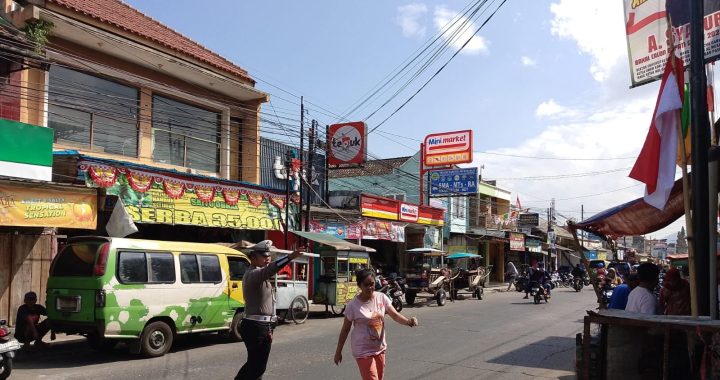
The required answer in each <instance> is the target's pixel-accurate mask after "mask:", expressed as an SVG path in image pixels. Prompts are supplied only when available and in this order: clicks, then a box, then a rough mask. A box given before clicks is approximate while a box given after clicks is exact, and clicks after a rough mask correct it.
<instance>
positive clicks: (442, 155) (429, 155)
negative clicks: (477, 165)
mask: <svg viewBox="0 0 720 380" xmlns="http://www.w3.org/2000/svg"><path fill="white" fill-rule="evenodd" d="M472 153H473V152H472V130H469V129H468V130H464V131H456V132H446V133H433V134H429V135H427V136H425V140H424V145H423V156H424V157H425V162H424V164H425V166H447V165H454V164H464V163H469V162H472Z"/></svg>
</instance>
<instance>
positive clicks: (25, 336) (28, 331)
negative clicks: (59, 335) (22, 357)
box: [15, 292, 55, 348]
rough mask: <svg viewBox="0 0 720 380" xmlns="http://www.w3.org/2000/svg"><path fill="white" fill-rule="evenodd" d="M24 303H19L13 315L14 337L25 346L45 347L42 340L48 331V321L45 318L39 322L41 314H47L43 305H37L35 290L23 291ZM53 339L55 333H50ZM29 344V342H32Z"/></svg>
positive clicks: (45, 344)
mask: <svg viewBox="0 0 720 380" xmlns="http://www.w3.org/2000/svg"><path fill="white" fill-rule="evenodd" d="M24 302H25V303H24V304H22V305H20V307H19V308H18V310H17V316H16V317H15V325H16V326H15V339H17V340H18V342H20V343H23V344H25V345H26V346H25V347H28V348H30V347H35V348H40V347H45V346H47V343H45V342H43V341H42V338H43V337H44V336H45V334H47V333H48V331H50V321H48V320H47V318H46V319H45V320H44V321H42V322H40V317H41V316H43V315H44V316H47V310H46V309H45V306H43V305H38V303H37V294H36V293H35V292H27V293H25V298H24ZM51 339H52V340H55V334H54V333H53V334H52V335H51ZM33 342H34V344H32V346H31V343H33Z"/></svg>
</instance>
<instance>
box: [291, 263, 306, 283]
mask: <svg viewBox="0 0 720 380" xmlns="http://www.w3.org/2000/svg"><path fill="white" fill-rule="evenodd" d="M307 271H308V265H307V264H306V263H295V270H293V273H294V274H295V278H294V280H295V281H307V275H308V272H307Z"/></svg>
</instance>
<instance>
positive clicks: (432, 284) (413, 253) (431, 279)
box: [405, 248, 451, 306]
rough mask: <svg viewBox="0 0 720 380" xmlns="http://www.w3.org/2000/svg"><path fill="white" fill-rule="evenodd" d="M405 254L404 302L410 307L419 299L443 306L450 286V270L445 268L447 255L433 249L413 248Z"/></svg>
mask: <svg viewBox="0 0 720 380" xmlns="http://www.w3.org/2000/svg"><path fill="white" fill-rule="evenodd" d="M405 252H406V253H407V254H408V255H409V262H408V267H407V268H405V281H406V286H407V290H406V292H405V302H406V303H407V304H408V305H411V306H412V305H414V304H415V299H416V298H418V297H420V298H426V299H428V300H435V301H436V302H437V304H438V306H444V305H445V301H446V300H447V295H448V292H450V286H451V280H450V279H451V274H450V270H449V269H448V268H447V267H446V266H445V256H447V253H446V252H443V251H441V250H438V249H434V248H413V249H409V250H407V251H405Z"/></svg>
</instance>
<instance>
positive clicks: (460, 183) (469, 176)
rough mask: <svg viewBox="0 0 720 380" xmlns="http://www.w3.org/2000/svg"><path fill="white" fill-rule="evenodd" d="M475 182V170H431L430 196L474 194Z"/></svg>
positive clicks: (475, 190)
mask: <svg viewBox="0 0 720 380" xmlns="http://www.w3.org/2000/svg"><path fill="white" fill-rule="evenodd" d="M477 180H478V174H477V168H466V169H445V170H433V171H431V172H430V196H434V195H462V194H476V193H477Z"/></svg>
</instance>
